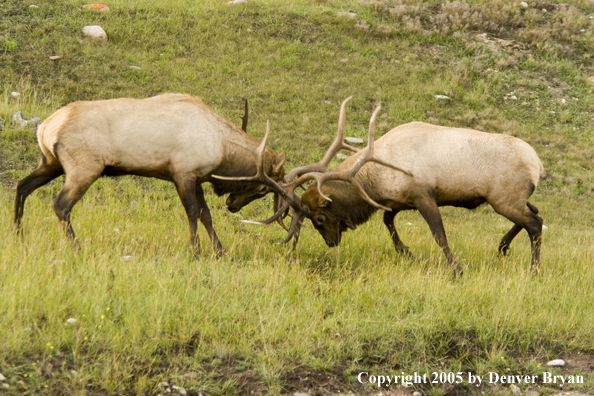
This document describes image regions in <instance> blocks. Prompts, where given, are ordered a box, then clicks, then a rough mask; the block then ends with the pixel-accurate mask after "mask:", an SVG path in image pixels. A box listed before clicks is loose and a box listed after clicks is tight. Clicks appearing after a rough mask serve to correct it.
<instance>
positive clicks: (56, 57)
mask: <svg viewBox="0 0 594 396" xmlns="http://www.w3.org/2000/svg"><path fill="white" fill-rule="evenodd" d="M49 58H50V59H51V60H56V59H60V58H61V56H60V55H52V56H50V57H49Z"/></svg>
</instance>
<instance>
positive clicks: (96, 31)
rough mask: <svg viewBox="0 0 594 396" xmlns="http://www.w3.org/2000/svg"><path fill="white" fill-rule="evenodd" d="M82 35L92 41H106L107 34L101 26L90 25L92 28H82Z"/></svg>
mask: <svg viewBox="0 0 594 396" xmlns="http://www.w3.org/2000/svg"><path fill="white" fill-rule="evenodd" d="M82 34H83V35H84V36H87V37H90V38H92V39H94V40H101V41H104V40H107V33H105V30H103V28H102V27H101V26H98V25H92V26H85V27H83V28H82Z"/></svg>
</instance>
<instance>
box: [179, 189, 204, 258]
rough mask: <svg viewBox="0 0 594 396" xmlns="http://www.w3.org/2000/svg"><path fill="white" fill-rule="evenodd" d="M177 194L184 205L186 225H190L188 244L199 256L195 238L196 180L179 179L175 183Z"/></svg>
mask: <svg viewBox="0 0 594 396" xmlns="http://www.w3.org/2000/svg"><path fill="white" fill-rule="evenodd" d="M175 187H176V189H177V194H178V195H179V198H180V199H181V201H182V205H184V209H185V210H186V215H187V216H188V223H189V225H190V243H191V246H192V250H193V252H194V254H195V255H199V254H200V241H199V240H198V238H196V231H197V228H198V216H199V214H200V211H199V207H198V201H197V199H196V179H181V180H176V181H175Z"/></svg>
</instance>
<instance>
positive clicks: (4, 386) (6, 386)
mask: <svg viewBox="0 0 594 396" xmlns="http://www.w3.org/2000/svg"><path fill="white" fill-rule="evenodd" d="M2 388H4V389H8V388H10V385H8V384H2Z"/></svg>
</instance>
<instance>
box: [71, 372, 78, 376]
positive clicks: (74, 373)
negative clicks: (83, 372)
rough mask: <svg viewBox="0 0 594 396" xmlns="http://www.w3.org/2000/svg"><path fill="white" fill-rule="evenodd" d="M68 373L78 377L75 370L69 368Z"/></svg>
mask: <svg viewBox="0 0 594 396" xmlns="http://www.w3.org/2000/svg"><path fill="white" fill-rule="evenodd" d="M70 374H72V376H73V377H78V371H76V370H70Z"/></svg>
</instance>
